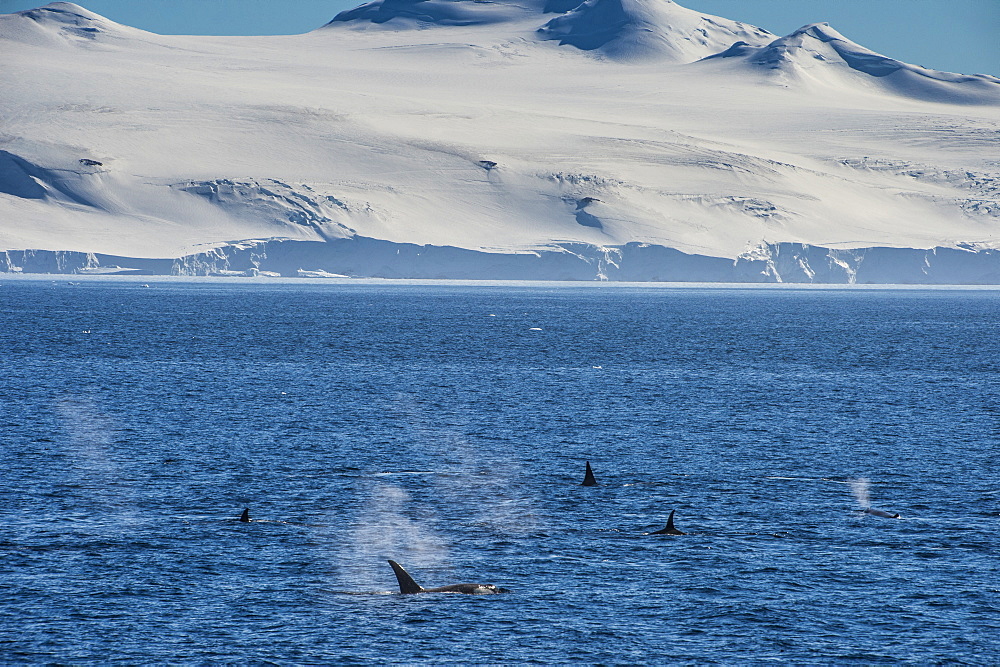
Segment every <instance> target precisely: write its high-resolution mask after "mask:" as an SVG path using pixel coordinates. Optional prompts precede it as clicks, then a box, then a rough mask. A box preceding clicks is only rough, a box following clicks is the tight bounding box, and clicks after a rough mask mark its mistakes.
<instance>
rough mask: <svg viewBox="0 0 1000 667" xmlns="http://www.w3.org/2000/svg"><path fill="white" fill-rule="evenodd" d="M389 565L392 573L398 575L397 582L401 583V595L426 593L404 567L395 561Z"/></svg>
mask: <svg viewBox="0 0 1000 667" xmlns="http://www.w3.org/2000/svg"><path fill="white" fill-rule="evenodd" d="M389 565H391V566H392V571H393V572H395V573H396V581H398V582H399V592H400V593H407V594H408V593H422V592H423V591H424V589H423V588H421V586H420V584H418V583H417V582H415V581H414V580H413V577H411V576H410V575H409V574H408V573H407V571H406V570H404V569H403V566H402V565H400V564H399V563H397V562H396V561H394V560H390V561H389Z"/></svg>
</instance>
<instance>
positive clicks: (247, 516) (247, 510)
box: [240, 507, 250, 523]
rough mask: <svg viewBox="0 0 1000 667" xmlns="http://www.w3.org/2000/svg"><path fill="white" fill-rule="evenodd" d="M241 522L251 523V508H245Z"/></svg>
mask: <svg viewBox="0 0 1000 667" xmlns="http://www.w3.org/2000/svg"><path fill="white" fill-rule="evenodd" d="M240 522H241V523H250V508H249V507H247V508H245V509H244V510H243V514H241V515H240Z"/></svg>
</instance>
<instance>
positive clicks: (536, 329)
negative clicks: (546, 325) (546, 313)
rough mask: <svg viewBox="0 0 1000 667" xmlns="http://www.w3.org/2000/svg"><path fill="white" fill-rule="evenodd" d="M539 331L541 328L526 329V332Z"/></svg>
mask: <svg viewBox="0 0 1000 667" xmlns="http://www.w3.org/2000/svg"><path fill="white" fill-rule="evenodd" d="M541 330H542V328H541V327H531V328H530V329H528V331H541Z"/></svg>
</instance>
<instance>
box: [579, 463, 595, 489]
mask: <svg viewBox="0 0 1000 667" xmlns="http://www.w3.org/2000/svg"><path fill="white" fill-rule="evenodd" d="M580 486H597V478H596V477H594V470H593V468H591V467H590V461H587V472H586V473H584V475H583V483H582V484H581V485H580Z"/></svg>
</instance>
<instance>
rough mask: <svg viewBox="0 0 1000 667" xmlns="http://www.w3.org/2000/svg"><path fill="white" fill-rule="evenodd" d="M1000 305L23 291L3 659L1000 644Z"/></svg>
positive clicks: (369, 290)
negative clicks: (587, 472)
mask: <svg viewBox="0 0 1000 667" xmlns="http://www.w3.org/2000/svg"><path fill="white" fill-rule="evenodd" d="M998 306H1000V292H997V291H992V290H896V291H893V290H793V289H724V288H705V289H696V288H683V289H682V288H664V287H652V286H651V287H627V286H600V285H585V286H565V285H563V286H545V285H541V286H539V285H535V286H521V287H516V286H502V285H501V286H485V285H484V286H461V285H436V286H427V285H419V284H381V285H380V284H343V283H341V284H308V283H297V282H291V283H276V284H269V283H254V282H239V283H237V282H228V283H225V282H223V283H220V282H212V281H207V282H175V281H169V280H160V281H158V282H153V283H150V284H149V286H148V287H145V286H143V285H141V284H140V283H138V282H134V281H118V282H111V281H97V280H88V281H83V282H81V283H80V284H69V283H67V282H65V281H59V282H55V283H53V282H50V281H39V280H23V279H22V280H6V281H3V283H2V284H0V353H2V355H0V371H2V375H0V378H2V379H0V387H2V395H0V426H2V436H0V438H2V439H0V447H2V449H0V467H2V473H0V479H2V482H0V587H2V590H3V594H2V595H0V658H2V659H3V661H5V662H41V661H62V662H88V661H96V662H106V661H112V660H120V661H123V662H131V663H134V662H204V661H214V660H228V661H273V662H280V663H289V662H329V661H344V662H348V661H351V662H361V661H371V662H376V661H377V662H384V661H395V662H421V661H428V662H435V663H437V662H447V661H458V662H500V661H503V662H544V663H548V662H556V661H563V662H565V661H580V662H610V663H614V662H633V663H634V662H658V663H669V662H699V663H701V662H723V663H732V662H765V661H778V660H781V661H791V662H799V663H801V662H836V663H845V662H852V661H856V662H862V663H870V662H893V661H915V662H922V663H926V662H932V661H962V662H972V663H995V662H996V660H997V656H998V655H1000V565H998V547H1000V538H998V528H1000V475H998V463H1000V461H998V454H997V452H998V447H997V445H998V438H1000V429H998V426H1000V384H998V379H1000V377H998V372H1000V308H998ZM586 460H590V461H591V462H592V464H593V466H594V469H595V472H596V474H597V477H598V480H599V481H600V482H601V484H600V485H599V486H597V487H591V488H586V487H582V486H580V482H581V481H582V478H583V467H584V462H585V461H586ZM861 479H867V480H868V482H867V484H865V483H863V482H855V484H854V485H853V487H852V484H851V481H852V480H861ZM865 491H867V493H868V494H869V496H870V503H871V505H872V506H874V507H878V508H881V509H885V510H890V511H892V512H899V513H900V514H901V515H902V518H901V519H898V520H894V519H885V518H880V517H875V516H870V515H865V514H862V513H860V512H858V511H857V510H858V509H859V508H861V507H862V505H861V504H859V500H858V499H857V497H856V496H857V495H858V494H861V493H863V492H865ZM244 507H249V508H250V512H251V515H252V516H253V517H254V518H255V519H256V520H255V521H253V522H251V523H249V524H243V523H240V522H239V521H237V520H236V519H237V517H238V516H239V514H240V512H241V511H242V510H243V508H244ZM672 509H675V510H676V511H677V517H676V522H677V526H678V528H680V529H681V530H683V531H686V532H687V533H688V534H687V535H684V536H674V537H670V536H644V535H643V533H644V532H649V531H653V530H657V529H659V528H662V527H663V524H664V522H665V521H666V518H667V515H668V514H669V512H670V510H672ZM388 558H393V559H395V560H397V561H399V562H401V563H402V564H403V565H404V566H406V567H407V569H408V570H409V571H410V573H411V574H412V575H413V576H414V578H416V579H417V581H418V582H420V583H422V584H424V585H425V586H437V585H442V584H447V583H457V582H465V581H473V582H484V583H495V584H498V585H502V586H505V587H507V588H510V589H511V590H512V591H513V592H511V593H510V594H506V595H497V596H464V595H445V594H437V595H433V594H428V595H416V596H401V595H399V594H396V593H393V592H394V591H396V590H398V589H397V588H396V583H395V579H394V577H393V574H392V571H391V570H390V569H389V567H388V565H387V564H386V562H385V561H386V559H388Z"/></svg>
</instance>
